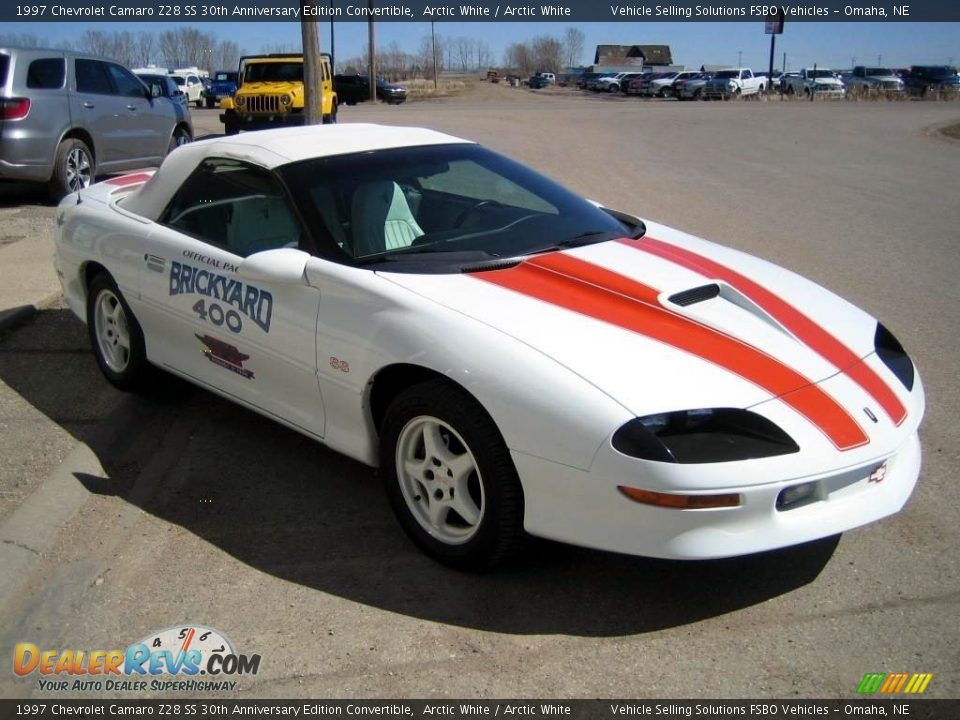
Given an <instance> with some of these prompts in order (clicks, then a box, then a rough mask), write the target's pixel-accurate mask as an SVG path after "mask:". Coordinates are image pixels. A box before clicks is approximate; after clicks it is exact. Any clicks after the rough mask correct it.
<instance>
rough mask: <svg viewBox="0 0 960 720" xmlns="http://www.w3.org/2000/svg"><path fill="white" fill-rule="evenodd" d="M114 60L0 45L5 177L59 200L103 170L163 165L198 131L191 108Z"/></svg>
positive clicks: (0, 141)
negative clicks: (39, 186)
mask: <svg viewBox="0 0 960 720" xmlns="http://www.w3.org/2000/svg"><path fill="white" fill-rule="evenodd" d="M162 95H163V93H162V90H161V88H160V87H159V86H155V87H154V86H150V87H148V86H147V85H145V84H144V83H143V82H141V81H140V80H138V79H137V77H136V75H134V74H133V73H131V72H130V71H129V70H127V69H126V68H125V67H123V66H122V65H120V64H119V63H116V62H114V61H112V60H107V59H104V58H99V57H94V56H90V55H84V54H81V53H75V52H70V51H66V50H42V49H37V48H17V47H6V48H5V47H2V46H0V180H3V181H6V180H12V181H29V182H40V183H48V184H49V187H50V194H51V196H52V197H53V198H54V199H59V198H61V197H63V196H64V195H66V194H68V193H70V192H74V191H76V190H78V189H80V188H82V187H86V186H87V185H89V184H90V182H91V181H92V180H93V178H94V177H95V176H96V173H97V172H105V173H109V172H119V171H122V170H132V169H135V168H140V167H144V166H146V165H159V164H160V161H161V160H162V159H163V157H164V156H165V155H166V154H167V153H168V152H170V151H171V150H173V149H174V148H176V147H177V146H178V145H182V144H184V143H187V142H190V140H191V139H192V138H193V124H192V122H191V120H190V113H189V111H187V110H185V109H184V108H183V107H182V106H181V105H180V104H179V103H176V102H174V101H172V100H171V99H170V98H167V97H163V96H162Z"/></svg>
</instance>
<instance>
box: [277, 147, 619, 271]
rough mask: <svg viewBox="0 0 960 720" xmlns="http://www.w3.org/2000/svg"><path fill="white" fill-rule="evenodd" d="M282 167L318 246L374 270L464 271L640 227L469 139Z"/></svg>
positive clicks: (326, 253)
mask: <svg viewBox="0 0 960 720" xmlns="http://www.w3.org/2000/svg"><path fill="white" fill-rule="evenodd" d="M279 172H280V174H281V176H282V177H283V179H284V181H285V183H286V185H287V187H288V188H290V189H291V193H292V195H293V197H294V200H295V202H296V204H297V206H298V207H299V208H300V210H301V212H302V214H303V217H304V218H305V220H306V221H307V223H308V225H309V226H310V228H311V230H312V233H311V234H312V235H313V236H314V238H315V240H316V241H317V243H318V244H319V245H320V248H319V249H320V254H322V255H324V256H327V257H330V258H331V259H334V260H339V261H341V262H348V263H351V264H359V265H372V266H374V267H375V268H376V269H383V268H384V266H385V269H389V270H391V271H398V272H403V271H411V270H415V271H418V272H423V271H425V270H424V266H425V265H426V266H428V267H429V269H428V270H426V271H427V272H459V271H460V270H461V269H462V268H463V267H464V266H465V265H475V264H476V263H478V262H483V261H490V260H496V259H498V258H515V257H518V256H523V255H529V254H532V253H538V252H546V251H549V250H556V249H560V248H562V247H575V246H578V245H586V244H590V243H594V242H602V241H605V240H611V239H614V238H618V237H623V236H626V235H636V234H637V232H638V228H637V227H633V226H628V225H627V224H625V223H623V222H620V221H619V220H616V219H614V217H612V216H611V215H609V214H607V213H606V212H604V211H602V210H599V209H598V208H597V207H596V206H594V205H593V204H591V203H589V202H587V201H586V200H583V199H582V198H579V197H577V196H576V195H574V194H573V193H571V192H569V191H568V190H566V189H564V188H562V187H560V186H559V185H557V184H556V183H554V182H553V181H551V180H549V179H547V178H545V177H543V176H542V175H539V174H538V173H536V172H534V171H533V170H531V169H529V168H526V167H524V166H523V165H520V164H519V163H516V162H514V161H512V160H509V159H507V158H505V157H503V156H501V155H498V154H496V153H494V152H491V151H490V150H487V149H485V148H483V147H480V146H478V145H473V144H455V145H430V146H422V147H410V148H396V149H390V150H380V151H374V152H369V153H363V154H352V155H340V156H333V157H325V158H314V159H310V160H304V161H301V162H297V163H293V164H290V165H287V166H284V167H282V168H280V171H279Z"/></svg>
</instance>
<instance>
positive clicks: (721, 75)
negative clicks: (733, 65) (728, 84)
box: [714, 70, 740, 80]
mask: <svg viewBox="0 0 960 720" xmlns="http://www.w3.org/2000/svg"><path fill="white" fill-rule="evenodd" d="M714 77H715V78H718V79H720V80H725V79H727V78H738V77H740V71H739V70H721V71H720V72H718V73H717V74H716V75H714Z"/></svg>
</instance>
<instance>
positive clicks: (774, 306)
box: [619, 237, 907, 425]
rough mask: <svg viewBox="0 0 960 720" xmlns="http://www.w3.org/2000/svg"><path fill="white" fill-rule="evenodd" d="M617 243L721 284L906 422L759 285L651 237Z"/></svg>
mask: <svg viewBox="0 0 960 720" xmlns="http://www.w3.org/2000/svg"><path fill="white" fill-rule="evenodd" d="M619 242H621V243H623V244H624V245H627V246H629V247H632V248H636V249H637V250H643V251H644V252H648V253H650V254H651V255H656V256H657V257H659V258H663V259H664V260H669V261H670V262H672V263H674V264H676V265H680V266H681V267H685V268H687V269H688V270H692V271H693V272H696V273H699V274H700V275H703V276H704V277H706V278H709V279H711V280H723V281H724V282H726V283H729V284H730V285H731V286H733V287H734V288H736V289H737V290H739V291H740V292H742V293H743V294H744V295H746V296H747V297H748V298H750V299H751V300H752V301H753V302H755V303H756V304H757V305H758V306H759V307H761V308H763V309H764V310H765V311H766V312H768V313H770V316H771V317H773V318H774V319H775V320H776V321H777V322H779V323H780V324H781V325H783V326H784V327H785V328H787V330H789V331H790V332H791V333H793V334H794V335H795V336H796V337H797V339H799V340H800V342H802V343H803V344H804V345H806V346H807V347H809V348H810V349H811V350H813V351H814V352H815V353H817V354H818V355H820V356H821V357H822V358H824V359H825V360H826V361H827V362H829V363H831V364H832V365H833V366H834V367H836V368H837V369H838V370H840V371H841V372H843V373H844V374H846V375H847V376H848V377H849V378H850V379H851V380H853V381H854V382H855V383H857V385H859V386H860V387H861V388H863V389H864V390H865V391H866V392H867V394H869V395H870V397H872V398H873V399H874V400H876V401H877V402H878V403H879V404H880V407H882V408H883V411H884V412H885V413H886V414H887V415H888V416H889V417H890V419H891V420H893V422H894V423H895V424H897V425H900V424H901V423H902V422H903V421H904V420H906V418H907V409H906V407H904V405H903V403H902V402H900V399H899V398H898V397H897V396H896V395H895V394H894V392H893V390H891V389H890V387H889V386H888V385H887V384H886V383H885V382H884V381H883V380H882V379H881V378H880V376H879V375H877V374H876V373H875V372H874V371H873V370H872V369H871V368H870V367H869V366H867V364H866V363H864V362H862V361H861V359H860V357H858V356H857V354H856V353H855V352H853V351H852V350H851V349H850V348H848V347H847V346H846V345H844V344H843V343H841V342H840V341H839V340H837V338H835V337H834V336H833V335H831V334H830V333H828V332H827V331H826V330H824V329H823V328H822V327H821V326H820V325H818V324H817V323H815V322H814V321H813V320H811V319H810V318H809V317H807V316H806V315H804V314H803V313H802V312H800V311H799V310H797V308H795V307H793V306H792V305H790V304H789V303H787V302H786V301H784V300H783V299H781V298H779V297H777V296H776V295H774V294H773V293H772V292H770V291H769V290H767V289H766V288H765V287H763V286H762V285H759V284H758V283H756V282H754V281H753V280H751V279H750V278H748V277H745V276H743V275H741V274H740V273H738V272H737V271H736V270H733V269H731V268H728V267H726V266H725V265H721V264H720V263H718V262H715V261H714V260H710V259H709V258H705V257H703V256H702V255H698V254H697V253H694V252H691V251H690V250H686V249H684V248H681V247H677V246H676V245H670V244H669V243H665V242H663V241H662V240H656V239H655V238H652V237H643V238H640V239H639V240H634V239H629V238H625V239H623V240H620V241H619Z"/></svg>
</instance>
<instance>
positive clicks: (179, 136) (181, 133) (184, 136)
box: [167, 127, 193, 155]
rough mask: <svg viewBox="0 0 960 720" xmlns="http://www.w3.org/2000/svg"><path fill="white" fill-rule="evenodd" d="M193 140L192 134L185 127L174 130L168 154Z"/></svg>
mask: <svg viewBox="0 0 960 720" xmlns="http://www.w3.org/2000/svg"><path fill="white" fill-rule="evenodd" d="M191 140H193V138H191V137H190V132H189V131H188V130H187V129H186V128H183V127H178V128H174V130H173V135H171V136H170V142H169V143H168V144H167V154H168V155H169V154H170V153H172V152H173V151H174V150H176V149H177V148H178V147H180V146H181V145H186V144H187V143H188V142H190V141H191Z"/></svg>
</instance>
